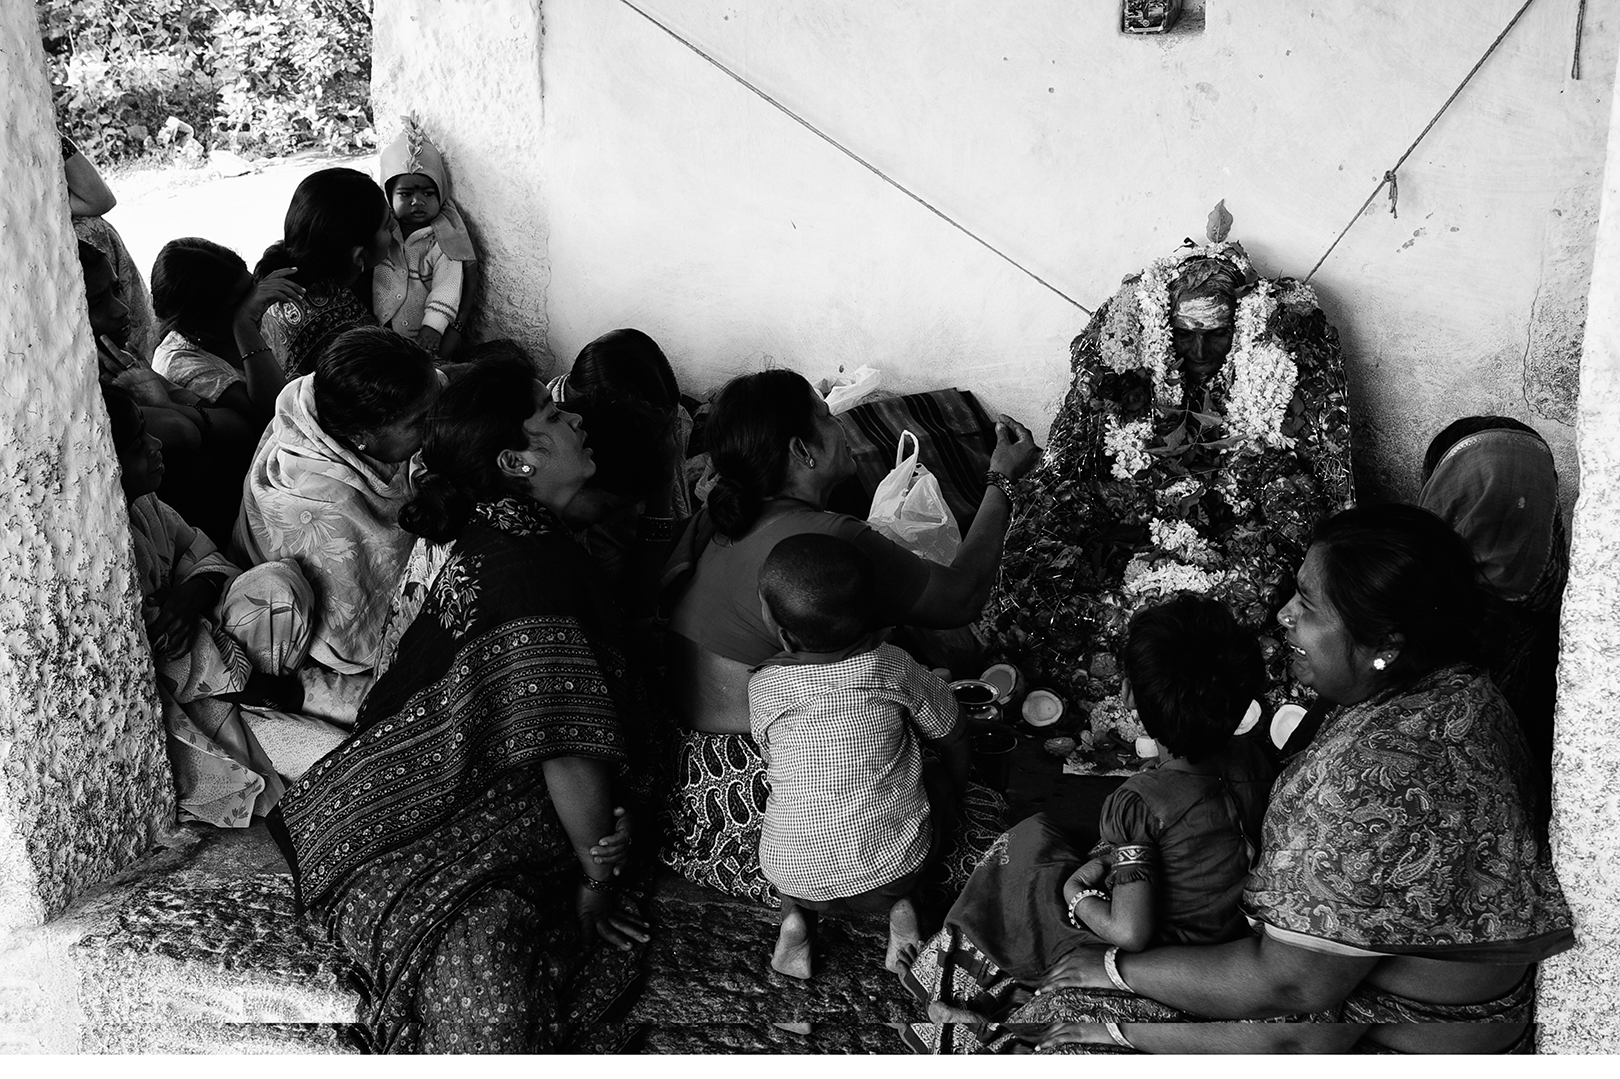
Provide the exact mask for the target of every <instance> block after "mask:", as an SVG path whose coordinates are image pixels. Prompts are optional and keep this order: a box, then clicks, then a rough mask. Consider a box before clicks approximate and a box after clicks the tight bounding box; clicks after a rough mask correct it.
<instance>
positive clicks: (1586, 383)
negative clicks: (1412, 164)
mask: <svg viewBox="0 0 1620 1079" xmlns="http://www.w3.org/2000/svg"><path fill="white" fill-rule="evenodd" d="M1596 251H1597V254H1596V259H1595V263H1594V266H1593V270H1592V292H1591V300H1590V309H1589V313H1588V315H1587V319H1586V335H1585V351H1584V354H1583V355H1582V357H1581V371H1580V412H1579V426H1578V429H1577V435H1576V439H1577V446H1578V449H1579V454H1580V463H1581V497H1580V500H1579V501H1578V502H1577V503H1576V505H1575V526H1574V532H1573V535H1572V536H1571V548H1570V574H1569V585H1568V587H1567V588H1566V589H1565V592H1564V625H1563V640H1562V644H1561V649H1562V650H1561V652H1560V656H1559V668H1558V713H1557V717H1556V724H1557V743H1556V748H1555V749H1554V751H1553V854H1554V858H1555V859H1556V863H1557V866H1558V879H1559V881H1560V882H1561V883H1562V884H1563V886H1564V894H1565V895H1567V896H1568V897H1569V903H1570V907H1571V908H1572V909H1573V910H1574V913H1575V931H1576V937H1577V939H1578V941H1579V944H1578V946H1577V947H1576V948H1575V950H1574V951H1571V952H1567V953H1565V954H1564V955H1561V956H1558V957H1556V958H1554V959H1553V960H1551V961H1550V962H1548V963H1547V964H1545V966H1544V967H1543V968H1542V973H1541V982H1540V985H1539V987H1538V1007H1539V1015H1538V1018H1539V1020H1540V1022H1541V1024H1542V1032H1543V1033H1542V1047H1543V1049H1544V1050H1548V1051H1561V1052H1579V1053H1595V1052H1602V1053H1614V1052H1616V1051H1620V1026H1617V1025H1616V1023H1615V1018H1614V1010H1615V1003H1616V1001H1617V999H1620V739H1617V738H1616V737H1615V730H1616V728H1617V727H1620V426H1617V425H1616V422H1615V421H1616V417H1620V110H1616V111H1615V113H1614V115H1613V117H1612V118H1611V119H1610V122H1609V139H1608V167H1607V171H1606V173H1605V176H1604V180H1603V201H1602V212H1601V216H1600V217H1599V219H1598V221H1597V244H1596ZM1595 1002H1601V1003H1595Z"/></svg>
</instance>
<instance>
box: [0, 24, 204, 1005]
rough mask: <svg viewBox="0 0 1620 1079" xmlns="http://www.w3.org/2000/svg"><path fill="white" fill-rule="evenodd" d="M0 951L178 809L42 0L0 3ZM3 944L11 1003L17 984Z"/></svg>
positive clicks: (143, 846) (127, 857) (101, 875)
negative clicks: (70, 192) (44, 48)
mask: <svg viewBox="0 0 1620 1079" xmlns="http://www.w3.org/2000/svg"><path fill="white" fill-rule="evenodd" d="M0 71H3V72H4V77H3V78H0V117H3V119H4V122H0V161H3V162H5V172H4V176H5V179H4V182H3V183H0V953H3V952H4V950H5V944H6V938H7V935H8V932H9V931H11V930H13V929H16V928H18V927H22V926H29V925H34V924H38V923H39V922H42V921H44V920H45V919H46V918H49V917H50V916H51V915H53V914H55V913H57V912H58V911H59V910H61V909H62V908H63V907H64V906H66V905H67V903H68V902H70V901H71V900H72V899H73V898H74V897H75V896H76V895H78V894H79V893H80V892H82V891H83V890H84V889H85V888H87V887H89V886H90V885H93V884H95V883H96V882H98V881H100V880H103V879H105V878H106V877H108V876H109V875H111V874H112V873H114V872H116V871H118V870H119V869H122V868H123V867H124V866H126V865H127V864H129V862H130V861H132V860H133V859H134V858H135V857H136V856H137V855H139V854H141V853H143V852H144V851H146V850H147V849H148V848H149V847H150V845H151V843H152V841H153V839H154V837H155V836H156V835H157V833H158V832H159V831H160V830H161V829H162V828H163V827H164V826H165V825H167V824H170V823H172V822H173V820H174V783H173V780H172V779H171V778H170V774H169V762H168V757H167V755H166V753H165V751H164V748H163V738H162V733H161V732H162V728H161V726H160V720H159V719H158V714H157V700H156V696H155V692H154V689H153V675H152V663H151V658H150V653H149V651H148V650H147V646H146V634H145V630H144V629H142V627H141V624H140V603H139V594H138V593H137V591H136V588H135V581H134V576H133V574H132V572H131V552H130V539H129V513H128V510H127V509H126V507H125V503H124V497H123V493H122V491H121V490H120V488H119V484H118V465H117V461H116V458H115V457H114V456H113V454H112V445H111V438H110V436H109V434H108V430H107V414H106V409H105V408H104V406H103V405H102V403H101V394H100V392H99V391H98V390H97V387H96V361H95V351H94V345H93V343H92V341H91V337H90V327H89V323H88V319H87V317H86V311H85V300H84V281H83V277H82V276H81V274H80V272H79V261H78V256H77V252H76V249H75V246H74V238H73V230H72V228H71V227H70V226H69V224H68V209H67V186H66V183H65V181H64V180H63V178H62V156H61V153H60V150H59V149H58V141H57V136H56V132H55V127H54V125H53V122H52V119H51V113H50V92H49V89H48V87H47V85H46V80H45V60H44V56H43V54H42V53H41V52H40V45H39V34H38V31H37V30H36V29H35V25H34V9H33V5H31V4H28V3H23V2H21V0H5V2H4V3H0ZM4 974H5V969H4V962H3V956H0V1014H3V1013H5V1012H6V1011H7V1009H6V1008H5V1007H4V1003H5V999H6V991H7V989H8V988H10V987H9V985H8V983H7V981H6V979H5V977H4Z"/></svg>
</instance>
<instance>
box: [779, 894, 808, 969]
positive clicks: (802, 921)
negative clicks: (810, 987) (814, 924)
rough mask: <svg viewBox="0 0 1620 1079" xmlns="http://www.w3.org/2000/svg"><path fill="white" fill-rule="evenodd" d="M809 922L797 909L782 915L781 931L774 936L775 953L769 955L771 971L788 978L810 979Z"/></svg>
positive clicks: (802, 912)
mask: <svg viewBox="0 0 1620 1079" xmlns="http://www.w3.org/2000/svg"><path fill="white" fill-rule="evenodd" d="M810 943H811V942H810V922H809V920H808V919H807V918H805V916H804V911H802V910H799V909H797V908H795V909H793V910H789V911H784V912H783V914H782V931H781V932H780V933H778V934H777V935H776V951H774V952H772V953H771V969H772V970H774V971H776V972H777V973H778V974H786V975H787V976H788V977H789V978H799V979H802V980H808V979H809V977H810V958H811V947H810Z"/></svg>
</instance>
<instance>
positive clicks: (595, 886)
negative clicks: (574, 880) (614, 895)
mask: <svg viewBox="0 0 1620 1079" xmlns="http://www.w3.org/2000/svg"><path fill="white" fill-rule="evenodd" d="M579 882H580V883H581V884H583V885H585V887H587V888H589V889H590V890H591V891H593V892H611V891H613V878H612V877H609V878H608V879H607V880H597V879H596V878H595V877H593V876H591V875H589V874H588V873H581V874H580V875H579Z"/></svg>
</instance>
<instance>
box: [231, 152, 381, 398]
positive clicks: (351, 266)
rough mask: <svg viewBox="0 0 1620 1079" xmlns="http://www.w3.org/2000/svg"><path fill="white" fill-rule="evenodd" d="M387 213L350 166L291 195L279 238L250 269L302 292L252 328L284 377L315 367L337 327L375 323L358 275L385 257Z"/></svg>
mask: <svg viewBox="0 0 1620 1079" xmlns="http://www.w3.org/2000/svg"><path fill="white" fill-rule="evenodd" d="M393 227H394V215H393V211H392V210H391V209H390V208H389V206H388V199H387V198H385V197H384V195H383V192H382V188H380V187H378V186H377V184H376V182H375V181H373V180H372V179H371V177H369V176H367V175H366V174H365V173H363V172H358V171H356V170H354V169H321V170H320V171H319V172H312V173H310V174H309V175H308V176H306V177H304V180H303V182H302V183H300V184H299V185H298V188H297V190H295V191H294V192H293V197H292V202H291V203H289V204H288V206H287V217H286V219H285V221H284V222H283V223H282V235H281V239H280V240H278V241H276V242H275V243H273V244H271V245H270V246H269V247H267V248H265V251H264V256H263V257H262V258H260V259H259V265H258V266H257V267H255V268H254V271H253V275H254V277H255V278H256V279H258V280H260V281H266V280H269V278H270V276H271V274H273V273H275V272H276V271H278V270H292V271H293V272H292V273H291V274H290V275H289V276H288V278H287V280H289V281H291V282H292V283H293V284H295V285H298V286H299V287H300V288H302V289H303V290H304V292H303V295H302V296H299V297H298V298H297V299H289V300H283V301H280V302H278V303H272V304H271V305H270V306H269V307H267V308H266V309H265V312H264V317H263V320H262V321H261V323H260V326H261V328H262V330H263V332H264V340H265V343H266V344H268V345H269V346H270V348H271V349H272V350H273V351H274V352H275V356H276V359H277V361H279V362H280V364H281V369H282V371H283V372H284V374H285V375H286V377H287V378H297V377H298V376H299V375H307V374H309V373H310V372H312V371H314V370H315V362H316V360H318V359H319V358H320V355H321V352H322V351H323V350H324V349H325V348H326V346H327V344H328V343H329V342H330V341H331V340H332V339H333V338H334V337H336V336H337V335H338V334H340V333H342V332H343V331H344V330H348V329H352V328H353V327H355V326H375V325H377V317H376V316H375V315H373V314H372V313H371V297H370V294H369V288H370V286H369V284H368V283H367V282H366V281H365V280H364V275H365V273H366V271H368V270H370V269H371V267H373V266H375V265H376V264H377V262H378V260H380V259H382V258H383V257H384V256H386V254H387V253H388V248H389V245H390V244H391V243H392V242H393Z"/></svg>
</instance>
